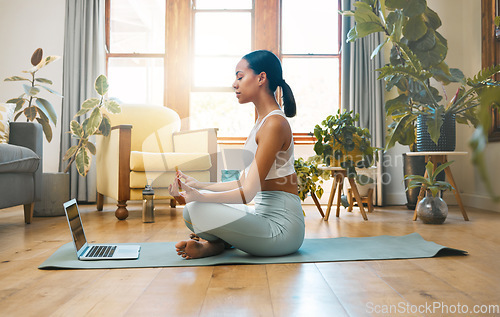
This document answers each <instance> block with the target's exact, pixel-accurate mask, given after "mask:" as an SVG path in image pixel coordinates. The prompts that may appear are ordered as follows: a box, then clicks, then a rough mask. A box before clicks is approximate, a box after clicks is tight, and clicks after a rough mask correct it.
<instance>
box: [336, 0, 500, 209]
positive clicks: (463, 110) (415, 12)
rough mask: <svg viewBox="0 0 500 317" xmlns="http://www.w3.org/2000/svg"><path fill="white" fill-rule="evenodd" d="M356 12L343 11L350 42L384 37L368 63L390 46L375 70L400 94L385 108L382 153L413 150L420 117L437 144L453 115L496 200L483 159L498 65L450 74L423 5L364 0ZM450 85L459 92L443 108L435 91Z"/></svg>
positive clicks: (497, 98)
mask: <svg viewBox="0 0 500 317" xmlns="http://www.w3.org/2000/svg"><path fill="white" fill-rule="evenodd" d="M354 6H355V10H352V11H351V10H349V11H341V14H343V15H346V16H352V17H354V20H355V25H354V27H353V28H352V29H351V30H350V31H349V34H348V40H349V41H355V40H356V39H359V38H362V37H365V36H367V35H369V34H372V33H377V32H382V33H384V34H385V40H384V41H383V42H382V43H381V44H380V45H379V46H378V47H377V48H376V49H375V50H374V51H373V53H372V57H373V56H375V55H376V54H378V53H379V52H380V50H381V49H382V47H383V46H384V45H385V44H387V43H389V42H390V43H391V44H392V48H391V53H390V63H389V65H386V66H384V67H382V68H381V69H378V70H377V71H379V72H380V76H379V79H384V80H385V83H386V90H387V91H390V90H392V89H397V91H398V96H397V97H396V98H394V99H391V100H387V101H386V104H385V107H386V115H387V116H388V117H390V118H391V119H392V123H390V124H389V126H388V135H387V142H386V149H388V148H390V147H392V146H394V145H395V143H396V142H398V143H400V144H402V145H409V146H410V149H411V150H412V151H414V150H415V140H416V121H417V117H418V116H419V115H425V116H426V117H427V120H426V121H427V123H428V132H429V134H430V136H431V139H432V140H433V141H434V142H435V143H437V141H438V139H439V136H440V128H441V126H442V124H443V117H444V116H445V115H450V114H454V115H455V120H456V122H458V123H462V124H469V125H473V126H474V127H475V128H476V131H475V133H474V134H473V135H472V137H471V140H470V145H471V148H472V150H473V154H472V155H473V162H474V164H475V165H476V166H477V167H478V169H479V171H480V174H481V176H482V178H483V180H484V181H485V184H486V187H487V190H488V192H489V193H490V195H491V196H492V197H494V198H495V199H497V200H498V199H500V197H495V195H494V193H493V189H492V187H491V184H490V182H489V180H488V175H487V171H486V167H485V163H484V154H483V153H484V148H485V146H486V143H487V138H488V131H489V128H490V126H491V107H497V108H498V107H500V82H498V81H495V80H493V79H492V76H493V75H495V74H497V73H499V72H500V65H497V66H493V67H491V68H486V69H483V70H481V71H479V72H478V73H477V75H475V76H474V77H473V78H465V76H464V75H463V73H462V71H460V70H459V69H457V68H450V67H449V66H448V65H447V64H446V62H445V58H446V55H447V53H448V46H447V40H446V39H445V38H444V37H443V36H442V35H441V34H440V33H439V32H438V29H439V27H440V26H441V24H442V23H441V19H440V18H439V16H438V14H437V13H436V12H434V11H433V10H432V9H430V8H429V7H427V2H426V0H386V1H385V6H384V5H383V4H381V1H379V0H362V1H358V2H356V3H354ZM451 82H457V83H460V84H461V87H460V88H459V89H458V91H457V93H456V95H455V97H454V98H452V99H451V101H449V102H445V101H444V100H443V98H442V96H441V95H440V91H439V89H438V88H443V86H445V85H448V84H449V83H451ZM434 86H436V87H437V88H436V87H434Z"/></svg>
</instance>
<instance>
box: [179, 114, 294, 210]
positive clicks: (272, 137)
mask: <svg viewBox="0 0 500 317" xmlns="http://www.w3.org/2000/svg"><path fill="white" fill-rule="evenodd" d="M290 138H291V131H290V128H289V126H288V123H287V122H286V119H284V118H282V117H281V116H272V117H269V118H268V119H267V120H266V122H265V123H264V124H263V125H262V127H261V128H260V130H259V132H258V133H257V136H256V141H257V144H258V146H257V151H256V153H255V159H254V161H253V162H252V164H251V165H250V169H249V171H248V174H247V177H246V178H245V180H244V182H243V183H242V184H241V187H239V186H238V187H237V188H232V189H229V190H226V191H219V192H209V193H200V192H198V191H197V190H193V188H191V187H189V188H187V187H186V188H184V189H185V190H186V191H185V197H186V201H187V202H190V201H200V202H214V203H228V204H238V203H239V204H241V203H242V202H243V203H246V202H250V201H251V200H252V199H253V198H254V197H255V195H256V194H257V192H259V191H260V190H261V188H262V186H261V184H263V183H264V182H265V178H266V176H267V174H268V173H269V170H270V169H271V166H272V165H273V163H274V161H275V160H276V154H277V153H278V152H279V151H281V150H282V149H283V146H284V144H287V145H288V144H289V142H290ZM287 140H288V142H287ZM228 183H233V184H232V185H234V183H236V184H237V181H234V182H228ZM219 184H221V185H224V184H225V183H219ZM186 185H188V184H186ZM188 186H189V185H188ZM221 188H222V187H221ZM204 189H209V187H206V188H204Z"/></svg>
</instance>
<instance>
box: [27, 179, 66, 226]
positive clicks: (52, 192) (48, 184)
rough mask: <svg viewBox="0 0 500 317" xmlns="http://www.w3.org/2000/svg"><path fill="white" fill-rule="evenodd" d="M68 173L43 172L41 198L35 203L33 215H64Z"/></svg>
mask: <svg viewBox="0 0 500 317" xmlns="http://www.w3.org/2000/svg"><path fill="white" fill-rule="evenodd" d="M69 196H70V195H69V173H43V175H42V199H41V201H39V202H36V203H35V209H34V211H33V215H34V216H35V217H53V216H64V215H65V212H64V208H63V203H65V202H67V201H68V200H69Z"/></svg>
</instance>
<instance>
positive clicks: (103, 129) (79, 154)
mask: <svg viewBox="0 0 500 317" xmlns="http://www.w3.org/2000/svg"><path fill="white" fill-rule="evenodd" d="M108 87H109V85H108V80H107V78H106V76H104V75H100V76H99V77H97V79H96V81H95V90H96V92H97V93H98V94H99V96H100V97H99V98H90V99H87V100H85V101H84V102H83V104H82V106H81V109H80V111H78V112H77V113H76V115H75V117H79V116H82V115H84V114H87V113H89V112H90V116H89V117H88V118H86V119H85V120H84V121H83V123H81V124H80V123H79V122H78V121H76V120H72V121H71V124H70V129H71V130H70V131H69V132H68V133H71V135H72V136H73V137H74V138H76V139H77V140H78V143H77V145H74V146H72V147H70V148H69V149H68V150H67V151H66V154H65V155H64V158H63V160H65V161H66V160H69V162H68V165H67V166H66V169H65V171H64V172H65V173H66V172H68V171H69V169H70V167H71V164H72V163H73V162H75V164H76V169H77V171H78V173H79V174H80V175H82V176H86V175H87V173H88V171H89V169H90V165H91V163H92V155H95V154H96V147H95V145H94V143H93V142H92V141H91V140H90V137H91V136H93V135H97V134H102V135H104V136H108V135H109V133H110V131H111V124H110V122H109V117H108V116H107V115H106V113H104V112H103V110H104V109H105V110H106V111H108V112H110V113H120V112H121V108H120V105H119V104H118V103H117V102H116V101H113V100H108V99H106V98H105V95H106V93H107V92H108Z"/></svg>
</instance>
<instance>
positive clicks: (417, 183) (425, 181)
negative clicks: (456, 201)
mask: <svg viewBox="0 0 500 317" xmlns="http://www.w3.org/2000/svg"><path fill="white" fill-rule="evenodd" d="M452 163H453V161H450V162H446V163H443V164H441V165H439V166H438V167H437V168H436V169H435V170H434V164H433V163H432V162H431V161H429V162H427V165H426V166H425V169H426V171H427V177H424V176H422V175H405V178H404V179H405V180H409V181H410V182H409V183H408V188H407V189H406V190H409V189H413V188H421V187H422V186H425V189H426V190H430V191H431V193H432V197H436V196H437V194H438V193H439V192H440V191H442V190H452V189H453V186H451V184H450V183H448V182H445V181H439V180H437V176H438V174H439V173H441V172H442V171H444V169H445V168H447V167H448V166H450V165H451V164H452Z"/></svg>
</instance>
